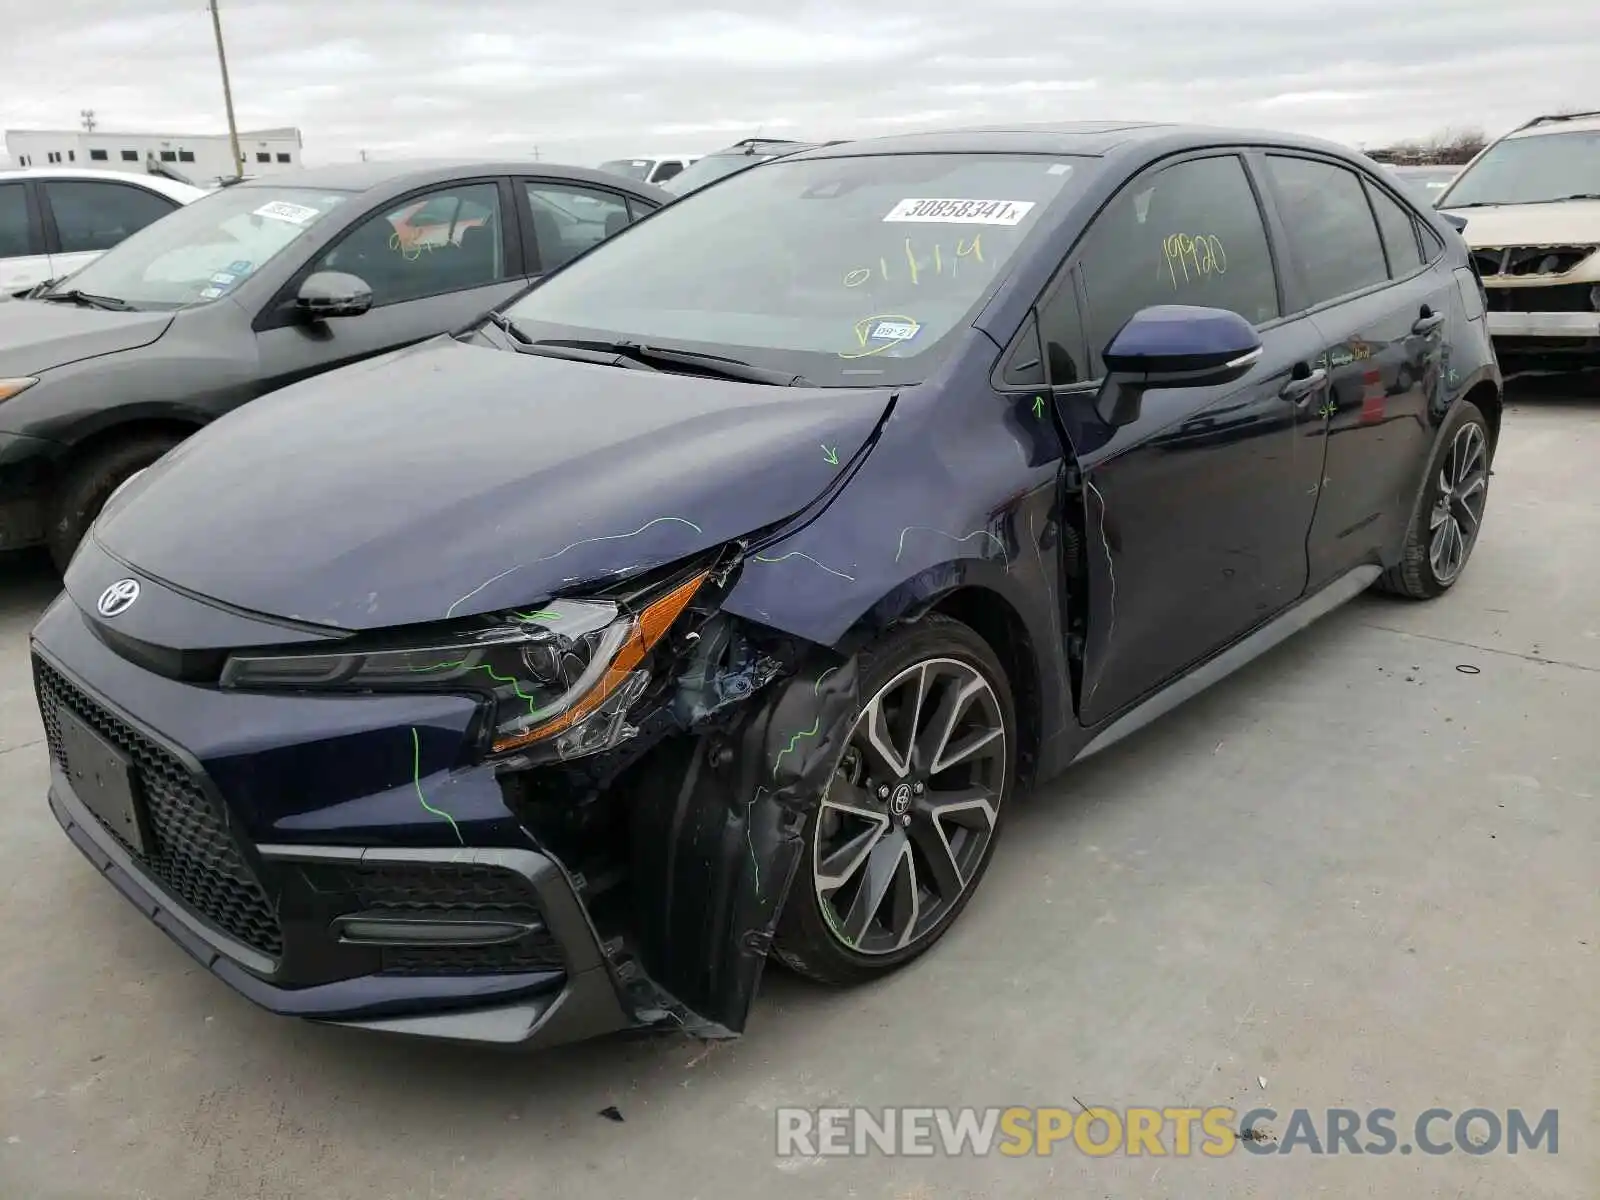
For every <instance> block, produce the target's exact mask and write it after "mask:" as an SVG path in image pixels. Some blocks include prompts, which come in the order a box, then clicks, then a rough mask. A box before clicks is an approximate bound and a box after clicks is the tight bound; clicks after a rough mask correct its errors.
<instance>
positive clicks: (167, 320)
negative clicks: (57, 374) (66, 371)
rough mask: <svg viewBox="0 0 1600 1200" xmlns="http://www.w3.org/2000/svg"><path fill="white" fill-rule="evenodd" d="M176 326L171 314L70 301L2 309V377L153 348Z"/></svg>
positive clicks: (22, 302)
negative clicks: (83, 305) (116, 309)
mask: <svg viewBox="0 0 1600 1200" xmlns="http://www.w3.org/2000/svg"><path fill="white" fill-rule="evenodd" d="M171 324H172V314H171V313H170V312H126V313H123V312H107V311H106V310H105V309H100V308H80V307H79V306H78V305H76V304H67V303H66V302H64V301H48V302H47V301H44V300H14V301H12V302H11V303H10V304H5V305H0V377H7V376H16V375H37V374H39V373H40V372H41V371H48V370H50V369H51V368H52V367H64V366H66V365H67V364H69V363H75V362H79V361H81V360H83V359H85V358H96V357H98V356H99V355H102V354H116V353H117V352H118V351H121V350H137V349H138V348H139V347H140V346H148V345H149V344H150V343H151V342H153V341H155V340H156V339H157V338H158V337H160V336H161V335H162V334H163V333H165V332H166V330H167V326H169V325H171Z"/></svg>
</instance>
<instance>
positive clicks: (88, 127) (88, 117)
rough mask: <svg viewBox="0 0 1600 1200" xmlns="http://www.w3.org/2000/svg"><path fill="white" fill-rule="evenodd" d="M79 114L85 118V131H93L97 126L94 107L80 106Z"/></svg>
mask: <svg viewBox="0 0 1600 1200" xmlns="http://www.w3.org/2000/svg"><path fill="white" fill-rule="evenodd" d="M78 116H80V117H82V118H83V131H84V132H85V133H93V132H94V127H95V119H94V109H92V108H80V109H79V110H78Z"/></svg>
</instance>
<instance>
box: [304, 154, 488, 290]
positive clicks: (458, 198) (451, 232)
mask: <svg viewBox="0 0 1600 1200" xmlns="http://www.w3.org/2000/svg"><path fill="white" fill-rule="evenodd" d="M500 234H501V229H500V189H499V187H498V186H497V185H496V184H493V183H474V184H468V185H466V186H464V187H452V188H444V189H441V190H440V191H437V192H430V193H429V194H427V195H425V196H414V197H412V198H411V199H410V200H407V201H405V202H404V203H403V204H400V205H397V206H396V207H394V208H391V209H388V210H386V211H384V212H378V213H374V214H372V215H371V216H370V217H367V218H366V219H365V220H363V221H362V222H361V223H360V224H358V225H357V226H356V227H355V228H354V229H352V230H351V231H350V232H349V233H347V234H346V235H345V236H344V237H343V238H341V239H340V240H339V241H338V243H336V244H335V245H334V246H333V248H332V249H330V250H329V251H328V252H327V253H326V254H324V255H323V256H322V257H321V258H319V259H318V260H317V261H316V263H315V264H314V265H313V266H312V268H311V269H312V270H313V271H344V272H346V273H347V274H350V275H355V276H358V277H359V278H361V279H362V280H364V281H365V282H366V284H367V286H368V287H370V288H371V289H372V305H373V307H374V308H377V307H379V306H381V305H385V304H400V303H402V302H404V301H407V300H420V299H422V298H423V297H424V296H437V295H441V294H442V293H444V292H458V291H461V290H462V289H464V288H474V287H483V286H485V285H487V284H491V283H494V282H495V281H496V280H499V279H504V278H506V269H505V254H504V246H503V244H502V240H501V236H500Z"/></svg>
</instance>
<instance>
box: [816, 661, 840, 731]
mask: <svg viewBox="0 0 1600 1200" xmlns="http://www.w3.org/2000/svg"><path fill="white" fill-rule="evenodd" d="M838 669H839V668H838V667H829V668H828V669H827V670H826V671H824V672H823V673H822V674H821V675H818V676H817V682H816V683H815V684H814V685H812V688H811V694H812V695H813V696H820V695H822V681H823V680H824V679H826V678H827V677H828V676H829V675H832V674H833V673H834V672H835V671H837V670H838ZM817 719H818V720H821V719H822V718H820V717H819V718H817Z"/></svg>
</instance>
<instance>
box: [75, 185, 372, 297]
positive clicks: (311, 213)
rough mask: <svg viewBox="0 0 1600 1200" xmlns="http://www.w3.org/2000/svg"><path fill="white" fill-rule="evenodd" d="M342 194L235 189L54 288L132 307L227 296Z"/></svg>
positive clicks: (149, 230) (153, 228) (174, 216)
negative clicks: (119, 302)
mask: <svg viewBox="0 0 1600 1200" xmlns="http://www.w3.org/2000/svg"><path fill="white" fill-rule="evenodd" d="M346 199H348V193H345V192H327V191H313V190H311V189H308V188H271V187H241V188H228V189H226V190H225V191H220V192H213V193H211V194H210V195H209V196H204V197H202V198H201V199H199V200H196V201H195V202H194V203H193V204H190V205H186V206H185V207H183V208H180V209H177V210H175V211H173V212H172V213H169V214H168V215H167V216H164V217H162V218H161V219H160V220H159V221H156V222H154V223H152V224H150V225H147V226H145V227H144V228H143V229H141V230H140V231H139V232H138V233H136V234H134V235H133V236H132V237H130V238H128V239H127V240H125V241H122V242H119V243H118V244H117V245H115V246H113V247H112V248H111V249H110V250H107V251H106V252H105V253H104V254H103V255H101V256H100V257H99V258H97V259H95V260H94V261H93V262H91V263H89V264H88V265H87V266H85V267H82V268H80V269H79V270H77V271H74V272H73V273H72V274H71V275H68V276H67V277H66V278H65V279H61V280H58V281H57V282H56V284H55V286H54V287H52V288H51V289H50V290H51V291H52V292H65V291H83V292H88V293H90V294H91V295H96V296H111V297H115V298H116V299H118V300H121V301H124V302H125V303H127V304H129V305H132V306H133V307H135V308H151V309H164V308H182V307H184V306H186V305H190V304H204V303H207V302H209V301H212V300H216V299H219V298H220V297H222V296H224V295H226V294H227V293H228V292H229V291H231V290H232V289H233V288H235V287H237V286H238V285H239V283H240V282H241V281H242V280H244V279H245V278H246V277H247V276H249V275H252V274H254V273H255V272H257V271H259V270H260V269H261V268H262V267H263V266H264V265H265V264H266V263H267V262H269V261H270V260H272V259H273V258H275V257H277V255H279V254H281V253H282V252H283V251H284V250H285V249H287V248H288V247H289V246H290V245H291V244H293V243H294V242H296V241H297V240H299V239H300V238H302V237H304V236H305V234H306V231H307V230H309V229H311V228H312V227H313V226H315V225H316V224H317V222H319V221H321V220H322V219H323V218H324V217H326V216H327V215H328V213H330V212H332V211H333V209H335V208H336V207H338V206H339V205H340V204H341V203H343V202H344V201H345V200H346Z"/></svg>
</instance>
